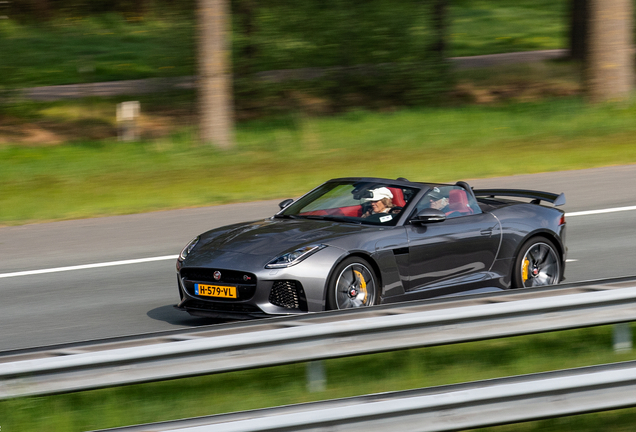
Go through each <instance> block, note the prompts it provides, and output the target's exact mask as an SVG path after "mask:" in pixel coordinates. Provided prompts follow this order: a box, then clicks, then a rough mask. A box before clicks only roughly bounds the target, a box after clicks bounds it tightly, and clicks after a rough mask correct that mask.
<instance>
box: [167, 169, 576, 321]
mask: <svg viewBox="0 0 636 432" xmlns="http://www.w3.org/2000/svg"><path fill="white" fill-rule="evenodd" d="M562 204H565V197H564V195H563V194H560V195H557V194H552V193H548V192H538V191H530V190H512V189H489V190H473V189H472V188H471V187H470V186H469V185H468V184H466V183H465V182H458V183H456V184H454V185H451V184H432V183H417V182H410V181H407V180H406V179H402V178H400V179H397V180H388V179H379V178H341V179H335V180H330V181H328V182H326V183H324V184H322V185H320V186H318V187H317V188H315V189H314V190H312V191H310V192H309V193H307V194H306V195H304V196H302V197H301V198H299V199H298V200H296V201H294V200H291V199H288V200H285V201H283V202H281V203H280V208H281V210H280V211H279V212H278V213H277V214H275V215H274V216H272V217H271V218H269V219H265V220H260V221H256V222H250V223H241V224H235V225H229V226H226V227H223V228H218V229H214V230H211V231H208V232H206V233H204V234H201V235H200V236H198V237H196V238H195V239H193V240H192V241H191V242H190V243H188V244H187V245H186V247H185V248H184V249H183V251H182V252H181V254H180V256H179V259H178V260H177V272H178V277H177V280H178V287H179V296H180V302H179V304H178V305H176V307H177V308H178V309H181V310H184V311H187V312H189V313H190V314H192V315H196V316H208V317H219V318H250V317H262V316H271V315H287V314H299V313H307V312H318V311H323V310H326V309H347V308H356V307H363V306H370V305H374V304H379V303H393V302H400V301H407V300H415V299H424V298H431V297H440V296H451V295H457V294H462V293H474V292H483V291H492V290H502V289H509V288H517V287H530V286H543V285H551V284H557V283H559V282H560V281H561V280H562V279H563V271H564V268H565V260H566V253H567V248H566V247H565V215H564V212H563V211H562V210H560V209H558V208H556V206H560V205H562Z"/></svg>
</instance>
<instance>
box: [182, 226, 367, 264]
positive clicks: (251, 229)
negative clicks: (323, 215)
mask: <svg viewBox="0 0 636 432" xmlns="http://www.w3.org/2000/svg"><path fill="white" fill-rule="evenodd" d="M366 230H377V228H375V227H369V226H362V225H356V224H349V223H341V222H332V221H324V220H307V219H266V220H262V221H256V222H248V223H244V224H237V225H232V226H230V227H224V228H219V229H216V230H212V231H208V232H206V233H205V234H203V235H201V240H200V241H199V244H198V245H197V247H196V249H195V251H194V252H195V253H193V254H192V255H196V256H202V255H208V256H210V258H211V257H212V255H214V256H218V255H219V252H232V253H240V254H246V255H260V256H267V257H270V258H273V257H275V256H277V255H278V254H281V253H284V252H287V251H290V250H294V249H295V248H297V247H300V246H303V245H306V244H312V243H328V242H329V241H330V240H334V239H336V238H340V237H342V236H346V235H351V234H356V233H359V232H362V231H366Z"/></svg>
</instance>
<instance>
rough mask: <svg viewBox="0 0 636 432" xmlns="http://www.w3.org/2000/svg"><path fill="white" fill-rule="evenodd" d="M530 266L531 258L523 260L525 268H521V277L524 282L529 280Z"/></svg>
mask: <svg viewBox="0 0 636 432" xmlns="http://www.w3.org/2000/svg"><path fill="white" fill-rule="evenodd" d="M528 267H530V260H529V259H528V258H526V259H524V260H523V268H522V269H521V279H522V280H523V281H524V282H525V281H527V280H528Z"/></svg>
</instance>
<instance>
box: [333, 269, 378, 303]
mask: <svg viewBox="0 0 636 432" xmlns="http://www.w3.org/2000/svg"><path fill="white" fill-rule="evenodd" d="M327 289H328V292H327V306H328V307H329V309H331V310H337V309H351V308H358V307H364V306H371V305H374V304H376V302H377V297H378V295H377V293H378V282H377V278H376V276H375V273H374V272H373V269H372V268H371V265H370V264H369V263H368V262H367V261H366V260H364V259H362V258H358V257H352V258H347V259H345V260H344V261H342V262H341V263H340V264H338V265H337V266H336V268H335V271H334V272H333V275H332V276H331V280H330V281H329V287H328V288H327Z"/></svg>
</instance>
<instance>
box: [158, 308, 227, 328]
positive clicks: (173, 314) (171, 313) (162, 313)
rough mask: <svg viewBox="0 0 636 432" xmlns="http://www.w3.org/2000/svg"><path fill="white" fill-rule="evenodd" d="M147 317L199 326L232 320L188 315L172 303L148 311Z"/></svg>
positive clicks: (179, 324) (180, 324) (171, 322)
mask: <svg viewBox="0 0 636 432" xmlns="http://www.w3.org/2000/svg"><path fill="white" fill-rule="evenodd" d="M146 315H148V317H150V318H152V319H154V320H157V321H163V322H166V323H168V324H172V325H178V326H188V327H200V326H206V325H212V324H223V323H226V322H232V320H226V319H218V318H199V317H193V316H191V315H188V314H187V313H186V312H182V311H179V310H177V309H175V308H174V306H173V305H166V306H160V307H158V308H154V309H151V310H149V311H148V313H147V314H146Z"/></svg>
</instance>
